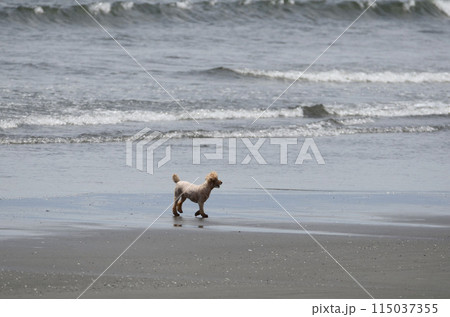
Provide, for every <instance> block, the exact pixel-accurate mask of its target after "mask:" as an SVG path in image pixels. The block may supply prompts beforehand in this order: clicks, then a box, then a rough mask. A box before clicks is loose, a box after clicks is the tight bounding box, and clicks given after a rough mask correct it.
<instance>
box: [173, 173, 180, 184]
mask: <svg viewBox="0 0 450 317" xmlns="http://www.w3.org/2000/svg"><path fill="white" fill-rule="evenodd" d="M172 179H173V181H174V182H175V183H178V182H179V181H180V178H179V177H178V175H177V174H173V175H172Z"/></svg>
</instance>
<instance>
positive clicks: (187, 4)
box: [175, 1, 192, 10]
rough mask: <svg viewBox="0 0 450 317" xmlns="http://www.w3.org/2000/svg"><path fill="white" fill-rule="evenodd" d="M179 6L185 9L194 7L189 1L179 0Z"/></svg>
mask: <svg viewBox="0 0 450 317" xmlns="http://www.w3.org/2000/svg"><path fill="white" fill-rule="evenodd" d="M175 5H176V7H177V8H180V9H183V10H189V9H191V8H192V4H191V3H190V2H189V1H178V2H176V3H175Z"/></svg>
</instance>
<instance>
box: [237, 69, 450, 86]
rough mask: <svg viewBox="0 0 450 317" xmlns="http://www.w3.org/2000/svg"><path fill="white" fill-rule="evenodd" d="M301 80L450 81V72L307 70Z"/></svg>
mask: <svg viewBox="0 0 450 317" xmlns="http://www.w3.org/2000/svg"><path fill="white" fill-rule="evenodd" d="M232 71H233V72H235V73H238V74H241V75H247V76H255V77H267V78H274V79H287V80H296V79H298V78H299V76H300V75H301V74H302V72H298V71H284V72H283V71H265V70H252V69H248V68H244V69H232ZM298 80H299V81H310V82H336V83H350V82H372V83H425V82H441V83H445V82H450V73H448V72H442V73H429V72H420V73H418V72H405V73H394V72H389V71H387V72H374V73H366V72H347V71H343V70H331V71H325V72H317V73H313V72H306V73H304V74H303V75H301V77H300V78H299V79H298Z"/></svg>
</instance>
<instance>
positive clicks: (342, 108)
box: [0, 101, 450, 129]
mask: <svg viewBox="0 0 450 317" xmlns="http://www.w3.org/2000/svg"><path fill="white" fill-rule="evenodd" d="M325 108H326V110H327V111H328V112H329V113H332V114H337V115H338V116H341V117H343V118H337V119H338V120H339V122H340V123H342V124H343V125H358V124H364V123H368V122H370V118H376V117H405V116H428V115H450V104H447V103H443V102H435V101H424V102H418V103H410V102H397V103H391V104H376V105H371V104H359V105H339V104H333V105H328V106H326V107H325ZM189 113H190V115H191V116H192V117H194V118H195V119H196V120H233V119H234V120H236V119H248V120H254V119H256V118H257V117H258V116H260V118H261V119H270V118H300V117H303V110H302V109H301V108H300V107H296V108H292V109H268V110H267V111H263V109H257V108H253V109H214V110H211V109H197V110H190V111H189ZM348 117H356V118H348ZM358 117H360V118H358ZM177 120H191V117H190V116H188V115H186V114H185V113H179V112H177V113H170V112H156V111H143V110H135V111H120V110H93V111H82V112H81V111H75V110H74V112H73V113H71V114H59V115H56V114H53V115H40V114H32V115H29V116H25V117H19V118H8V119H3V120H0V128H1V129H13V128H17V127H19V126H21V125H34V126H64V125H76V126H81V125H107V124H120V123H124V122H154V121H177Z"/></svg>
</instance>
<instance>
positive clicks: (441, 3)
mask: <svg viewBox="0 0 450 317" xmlns="http://www.w3.org/2000/svg"><path fill="white" fill-rule="evenodd" d="M433 3H434V4H435V5H436V7H438V8H439V10H441V11H442V12H443V13H445V14H446V15H447V16H450V1H445V0H433Z"/></svg>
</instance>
